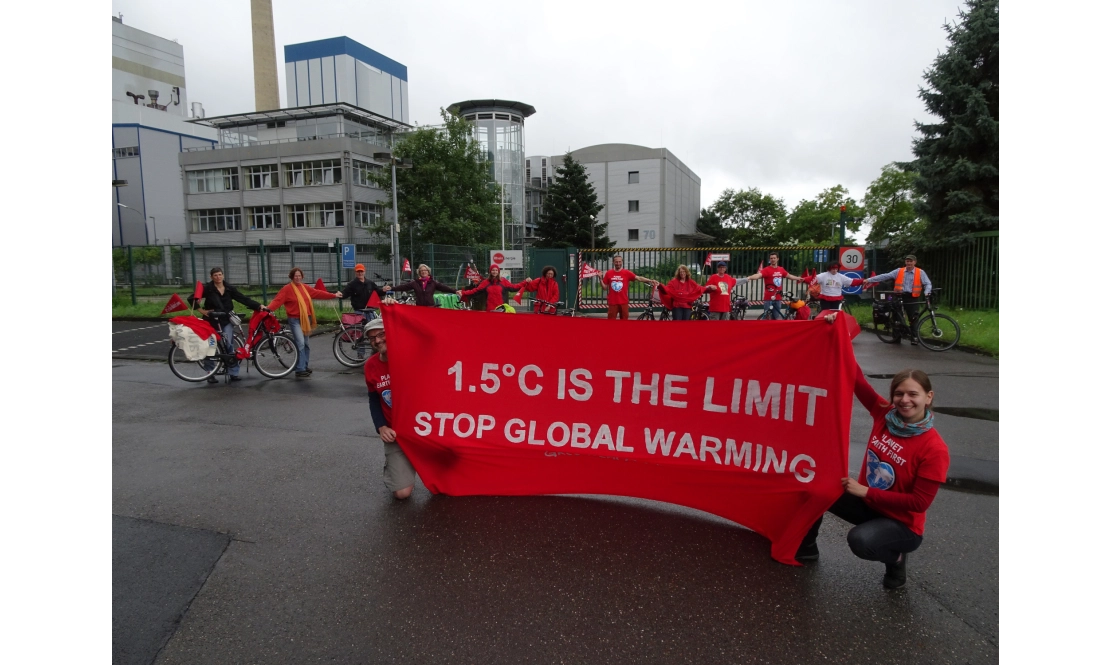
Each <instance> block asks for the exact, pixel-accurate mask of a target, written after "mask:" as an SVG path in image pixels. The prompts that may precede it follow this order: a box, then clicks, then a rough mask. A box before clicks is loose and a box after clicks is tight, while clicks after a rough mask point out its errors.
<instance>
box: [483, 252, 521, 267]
mask: <svg viewBox="0 0 1110 665" xmlns="http://www.w3.org/2000/svg"><path fill="white" fill-rule="evenodd" d="M489 262H490V265H495V266H497V267H498V268H501V269H502V270H508V269H511V268H520V269H523V268H524V250H523V249H494V250H490V253H489Z"/></svg>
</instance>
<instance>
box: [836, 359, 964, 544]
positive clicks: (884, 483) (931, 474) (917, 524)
mask: <svg viewBox="0 0 1110 665" xmlns="http://www.w3.org/2000/svg"><path fill="white" fill-rule="evenodd" d="M856 397H857V398H858V399H859V401H860V402H861V403H862V404H863V405H864V407H866V408H867V410H868V411H869V412H870V413H871V417H872V418H874V419H875V424H874V426H872V428H871V436H870V437H869V438H868V441H867V451H866V452H865V453H864V456H863V466H862V468H860V472H859V478H858V479H857V482H859V484H861V485H864V486H866V487H868V490H867V497H866V498H865V499H864V501H866V502H867V505H869V506H871V507H872V508H874V509H875V510H876V511H878V512H880V513H882V514H883V515H886V516H887V517H889V518H891V519H895V520H898V521H899V522H901V523H903V524H905V525H906V526H908V527H909V528H910V530H911V531H913V532H914V533H916V534H917V535H919V536H920V535H923V534H924V533H925V511H924V510H921V511H914V510H908V509H895V508H891V507H888V506H885V505H883V499H884V498H886V497H885V496H883V495H885V494H886V493H888V492H890V493H899V494H906V495H910V494H913V492H914V483H915V481H916V480H917V479H918V478H922V479H925V480H932V481H935V482H938V483H941V484H944V482H945V480H946V479H947V477H948V446H947V445H946V444H945V443H944V439H942V438H940V434H938V433H937V430H936V428H935V427H934V428H932V429H930V430H929V431H927V432H925V433H924V434H918V435H917V436H911V437H907V438H902V437H899V436H894V435H893V434H891V433H890V430H889V429H887V426H886V414H887V413H888V412H889V411H890V409H891V406H890V403H889V402H887V401H886V400H885V399H883V397H881V396H880V395H879V394H878V393H877V392H875V389H874V388H872V387H871V384H869V383H867V379H866V378H864V377H863V373H862V372H860V373H858V374H857V376H856ZM873 495H878V496H873Z"/></svg>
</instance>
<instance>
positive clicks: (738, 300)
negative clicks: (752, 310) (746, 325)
mask: <svg viewBox="0 0 1110 665" xmlns="http://www.w3.org/2000/svg"><path fill="white" fill-rule="evenodd" d="M748 305H749V303H748V299H747V298H745V297H744V296H741V295H737V294H735V293H734V294H732V306H731V307H730V308H729V314H728V318H729V320H731V321H743V320H744V316H745V315H746V314H747V313H748Z"/></svg>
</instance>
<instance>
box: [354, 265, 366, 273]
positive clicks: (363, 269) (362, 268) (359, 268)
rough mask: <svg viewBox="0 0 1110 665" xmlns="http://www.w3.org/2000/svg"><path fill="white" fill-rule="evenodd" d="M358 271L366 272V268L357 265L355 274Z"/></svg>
mask: <svg viewBox="0 0 1110 665" xmlns="http://www.w3.org/2000/svg"><path fill="white" fill-rule="evenodd" d="M359 270H361V271H362V272H366V266H364V265H362V264H361V263H359V264H357V265H356V266H355V272H358V271H359Z"/></svg>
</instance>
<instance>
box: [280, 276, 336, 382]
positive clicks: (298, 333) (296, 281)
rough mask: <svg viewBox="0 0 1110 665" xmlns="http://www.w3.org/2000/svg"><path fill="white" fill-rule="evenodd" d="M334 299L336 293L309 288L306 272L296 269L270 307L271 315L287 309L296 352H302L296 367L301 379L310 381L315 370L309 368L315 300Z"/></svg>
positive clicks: (287, 319) (314, 322)
mask: <svg viewBox="0 0 1110 665" xmlns="http://www.w3.org/2000/svg"><path fill="white" fill-rule="evenodd" d="M335 297H336V295H335V294H334V293H328V292H327V291H320V290H319V289H314V288H312V287H311V286H306V285H305V284H304V272H303V271H301V269H300V268H296V267H294V268H293V269H292V270H290V271H289V283H288V284H286V285H285V286H283V287H281V290H280V291H278V292H277V295H276V296H274V299H273V301H272V302H271V303H270V306H269V307H267V309H269V310H270V311H275V310H277V309H278V308H279V307H282V306H284V307H285V316H286V321H287V323H288V324H289V328H290V330H292V331H293V342H294V343H295V344H296V345H297V351H299V352H300V355H299V357H298V358H297V365H296V367H294V368H293V370H294V371H295V372H296V376H297V378H298V379H307V378H308V377H309V375H310V374H312V370H311V369H309V368H308V336H309V335H311V334H312V330H313V329H314V328H315V327H316V310H314V309H313V308H312V299H313V298H317V299H319V300H331V299H333V298H335Z"/></svg>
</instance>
